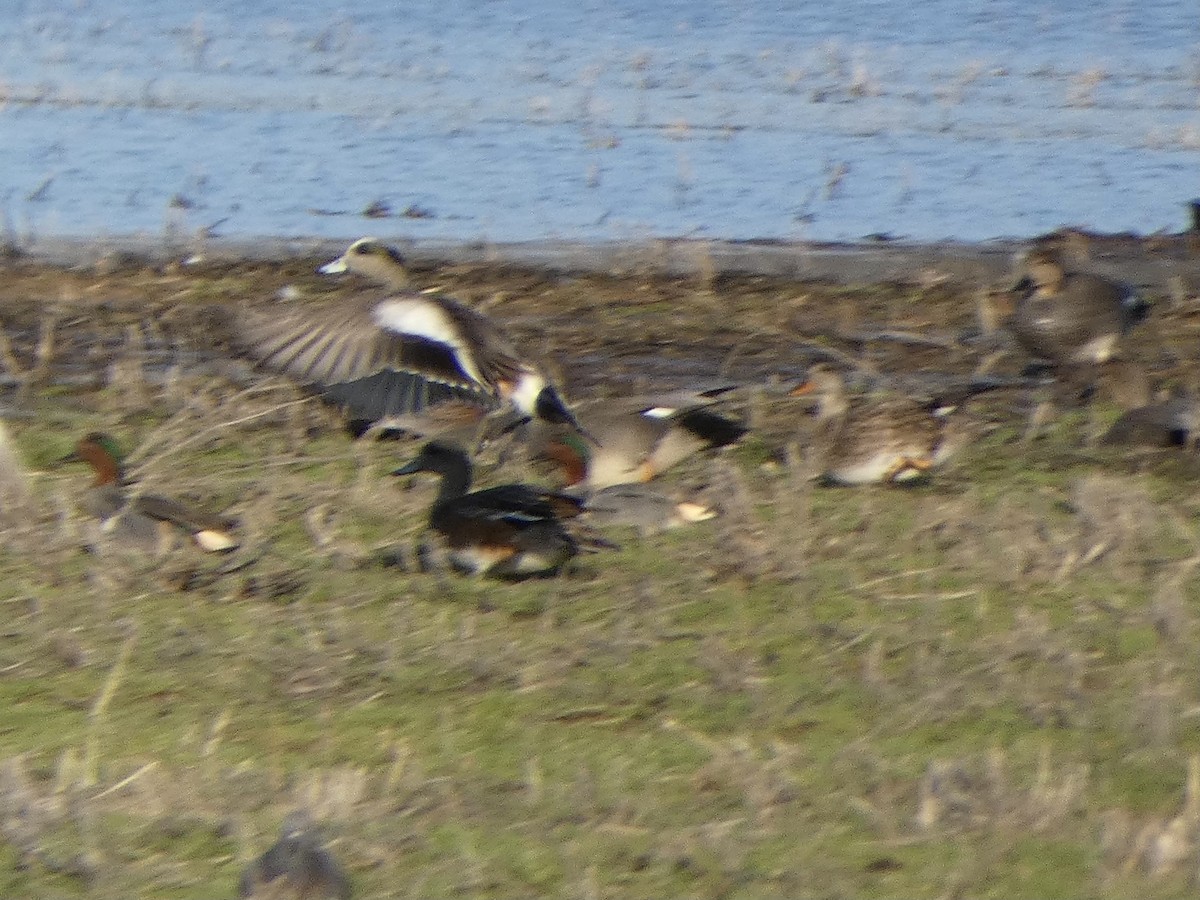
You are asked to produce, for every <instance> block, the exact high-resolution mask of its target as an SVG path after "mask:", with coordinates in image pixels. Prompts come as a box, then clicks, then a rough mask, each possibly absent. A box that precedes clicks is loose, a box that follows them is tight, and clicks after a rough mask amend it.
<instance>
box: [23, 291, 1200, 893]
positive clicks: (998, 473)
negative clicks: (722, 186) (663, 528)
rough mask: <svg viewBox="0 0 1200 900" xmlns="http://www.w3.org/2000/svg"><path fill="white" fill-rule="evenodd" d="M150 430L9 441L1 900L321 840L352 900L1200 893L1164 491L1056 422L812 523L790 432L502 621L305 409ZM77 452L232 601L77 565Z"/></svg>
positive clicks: (823, 498)
mask: <svg viewBox="0 0 1200 900" xmlns="http://www.w3.org/2000/svg"><path fill="white" fill-rule="evenodd" d="M230 284H231V285H233V286H234V287H236V288H237V289H238V290H242V289H243V287H244V283H243V282H242V281H240V280H238V279H233V280H232V281H231V282H230ZM231 289H233V288H232V287H230V286H227V285H224V284H223V283H220V282H216V283H213V284H211V285H208V286H206V287H203V288H195V289H194V291H196V292H197V293H195V296H201V297H210V296H211V297H215V298H221V297H224V296H226V292H227V291H228V290H231ZM863 296H865V295H864V294H863V293H861V292H860V293H856V292H845V295H844V297H843V296H842V295H841V294H839V298H838V299H839V302H854V301H855V299H856V298H861V297H863ZM899 299H900V300H903V298H899ZM669 300H670V297H666V298H664V299H663V300H662V301H661V302H660V301H658V300H655V301H653V302H646V303H642V304H641V305H639V306H637V307H636V308H630V309H625V310H608V311H607V312H605V309H604V307H596V310H595V311H594V312H595V313H596V315H600V316H610V317H613V318H614V319H615V318H621V317H629V318H636V317H637V316H638V315H647V316H659V317H661V316H662V315H664V314H665V313H670V312H671V310H670V309H669V308H668V307H671V306H672V304H671V303H670V302H669ZM897 302H899V301H897ZM574 327H581V326H579V325H576V326H574ZM150 395H151V402H150V403H149V404H148V405H145V406H138V407H136V408H131V407H127V406H125V405H123V404H122V401H121V398H120V396H118V392H117V391H116V389H115V388H110V389H109V390H107V391H102V392H99V393H97V394H90V395H81V396H80V395H73V396H71V397H70V398H69V399H67V398H62V397H60V396H59V392H58V391H56V390H53V389H49V388H48V389H47V390H46V391H45V392H44V393H38V394H37V395H36V396H35V397H34V402H35V405H36V406H37V409H38V413H39V415H38V416H36V417H34V418H31V419H20V420H14V421H13V422H12V423H11V425H10V428H11V430H12V431H13V432H14V435H15V438H16V441H17V443H18V445H19V448H20V450H21V451H22V455H23V457H24V459H25V460H26V461H27V462H28V464H29V465H30V467H31V468H34V469H37V470H38V475H37V476H36V479H35V498H36V500H35V504H34V505H33V507H32V508H31V509H30V510H28V511H26V512H23V513H21V514H20V515H19V516H17V515H11V516H10V517H9V518H8V519H7V521H6V528H5V530H4V536H5V540H4V541H3V544H2V546H0V584H3V585H4V590H3V592H2V593H0V601H2V605H0V609H2V610H3V611H4V621H5V622H6V627H5V629H3V633H2V634H0V704H2V706H3V708H4V710H5V716H4V720H3V722H2V723H0V852H2V854H3V855H2V856H0V872H2V873H3V874H0V893H4V894H5V895H12V896H22V895H23V896H51V895H53V896H83V895H85V894H98V895H101V896H138V897H148V898H150V897H158V898H179V900H183V898H210V897H213V896H229V895H232V894H233V892H234V889H235V885H236V882H237V878H238V874H239V873H240V871H241V869H242V867H243V866H244V865H245V863H246V862H247V861H248V860H249V859H251V858H252V857H253V856H255V855H257V854H258V853H260V852H261V851H262V850H263V849H265V848H266V847H267V846H268V845H269V844H270V843H271V842H272V841H273V840H274V837H275V834H276V832H277V830H278V827H279V823H280V821H281V820H282V818H283V817H284V815H286V814H287V813H288V812H290V811H291V810H293V809H295V808H297V807H302V806H303V807H306V808H308V809H309V810H310V811H311V812H312V813H313V815H314V816H315V817H316V818H317V819H319V820H320V821H321V822H322V823H323V825H324V830H325V834H326V836H327V837H329V838H330V839H331V849H332V851H333V852H334V853H335V854H336V855H337V856H338V857H339V859H340V860H341V861H342V862H343V864H344V865H345V866H346V867H347V869H348V870H349V872H350V873H351V876H352V878H353V880H354V883H355V885H356V891H357V894H356V895H357V896H361V897H392V896H413V897H418V896H419V897H423V898H433V900H436V898H450V897H464V896H465V897H480V898H509V897H512V898H527V897H531V896H547V897H601V896H603V897H630V898H634V897H637V898H641V897H676V896H688V897H699V898H765V897H779V898H798V897H827V898H834V897H845V898H885V897H940V896H961V897H997V898H999V897H1023V896H1054V897H1061V898H1092V897H1098V896H1103V897H1113V898H1127V897H1128V898H1133V897H1137V898H1138V900H1152V898H1157V897H1164V898H1165V897H1173V896H1178V894H1179V892H1180V891H1181V889H1183V888H1185V887H1186V886H1187V884H1188V881H1189V879H1190V878H1191V875H1192V872H1191V869H1190V868H1189V866H1191V867H1192V868H1194V864H1193V863H1191V862H1189V860H1194V858H1195V849H1196V848H1195V846H1194V844H1195V839H1194V835H1193V832H1194V831H1195V829H1194V828H1190V830H1189V829H1188V828H1184V829H1183V832H1184V833H1185V835H1186V836H1185V838H1184V845H1183V846H1184V850H1185V851H1186V852H1183V853H1182V855H1181V856H1180V857H1179V858H1178V860H1175V859H1174V858H1173V857H1172V858H1170V859H1168V861H1167V862H1165V863H1164V862H1161V861H1160V862H1155V860H1156V859H1157V857H1155V856H1154V853H1153V852H1152V851H1153V849H1154V848H1155V847H1157V846H1159V844H1156V843H1155V842H1156V841H1159V839H1160V838H1161V836H1162V835H1163V834H1164V833H1165V832H1166V830H1167V827H1168V825H1169V824H1170V823H1171V822H1172V821H1174V820H1176V818H1177V817H1179V816H1181V813H1184V814H1185V815H1184V818H1183V819H1182V820H1180V821H1181V822H1183V824H1186V823H1187V821H1189V820H1188V819H1187V816H1194V815H1196V813H1195V811H1194V809H1193V808H1192V807H1188V806H1186V803H1187V799H1188V786H1187V785H1188V769H1189V765H1190V764H1191V761H1192V760H1193V759H1195V758H1197V756H1198V755H1200V723H1198V717H1197V716H1196V714H1195V710H1196V709H1197V708H1198V707H1200V703H1198V699H1200V698H1198V693H1200V687H1198V686H1200V658H1198V657H1197V655H1196V653H1195V652H1194V646H1195V638H1196V632H1197V624H1198V619H1197V600H1198V596H1197V583H1196V579H1195V577H1194V573H1193V569H1192V564H1193V561H1194V558H1195V557H1196V555H1197V554H1198V553H1200V528H1198V527H1197V526H1196V524H1195V522H1196V517H1195V512H1196V504H1195V502H1194V501H1193V500H1192V499H1191V491H1190V490H1189V489H1188V487H1187V485H1188V484H1189V482H1188V481H1186V479H1187V478H1193V479H1194V473H1190V470H1189V469H1188V467H1187V466H1186V465H1185V464H1182V463H1180V462H1179V461H1177V460H1170V459H1167V460H1162V461H1160V462H1158V463H1151V464H1140V463H1139V464H1131V463H1130V462H1129V461H1128V460H1127V459H1126V458H1125V457H1124V456H1123V455H1121V454H1112V453H1107V454H1106V453H1100V452H1094V451H1092V450H1090V449H1084V448H1081V446H1080V438H1079V433H1080V430H1081V428H1082V427H1083V423H1082V421H1081V419H1080V417H1078V416H1076V417H1067V418H1065V419H1063V420H1061V421H1059V422H1058V423H1056V424H1055V425H1054V426H1052V427H1050V428H1049V429H1048V430H1047V432H1046V433H1045V434H1044V435H1043V436H1042V437H1040V438H1039V439H1038V440H1036V441H1034V442H1032V443H1030V444H1024V443H1022V442H1021V434H1022V430H1023V428H1022V426H1023V422H1022V421H1021V420H1020V418H1019V416H1018V415H1017V414H1016V413H1015V412H1014V411H1012V410H1011V409H1008V408H1006V407H1005V405H1004V403H1002V402H994V403H993V404H992V405H991V406H987V407H985V409H984V411H983V415H984V416H985V417H987V418H988V419H989V420H990V421H991V422H993V424H994V427H993V428H991V429H990V430H988V431H987V432H986V433H985V434H984V436H983V437H982V438H981V439H980V441H979V442H978V443H977V444H976V445H974V446H973V447H972V448H970V449H969V450H968V451H966V452H965V453H964V454H963V455H962V457H961V458H960V459H959V460H958V461H957V462H956V463H955V464H954V465H953V466H952V467H951V468H950V469H949V470H948V471H946V472H945V473H942V474H940V475H939V476H938V477H937V478H935V479H934V480H932V481H931V482H930V483H929V484H925V485H918V486H914V487H912V488H907V489H890V490H889V489H864V490H847V489H824V488H816V487H813V486H811V485H809V484H807V483H805V482H804V480H803V479H802V478H801V477H799V475H798V474H797V473H792V472H789V471H788V470H787V469H786V467H781V466H780V465H779V464H778V463H777V460H778V459H779V455H778V452H777V450H778V447H779V445H780V443H782V440H783V439H785V438H787V437H789V436H790V435H789V432H788V430H787V429H788V427H789V426H787V425H786V423H785V424H784V425H782V426H781V425H780V423H779V422H774V423H771V427H768V428H766V429H764V432H763V435H762V436H759V435H755V436H754V437H753V438H752V439H751V440H748V441H747V442H746V443H745V444H744V445H743V446H741V447H739V448H735V449H734V450H733V451H732V452H730V453H727V454H726V455H725V456H724V457H723V458H722V459H720V460H717V461H712V460H707V459H696V460H693V461H691V462H689V464H687V465H685V466H684V467H682V468H681V471H680V472H678V473H674V474H673V475H672V483H697V482H704V481H714V482H716V483H717V484H718V485H719V486H723V488H728V490H726V491H725V497H726V499H728V498H729V495H730V493H731V492H735V489H736V491H737V492H744V495H745V498H746V500H747V504H746V507H745V508H744V509H742V508H740V506H739V504H738V503H733V504H732V507H731V511H730V512H729V514H727V515H725V516H723V517H722V518H720V519H718V520H715V521H713V522H709V523H704V524H701V525H699V526H695V527H692V528H690V529H688V530H686V531H678V532H674V533H670V534H665V535H661V536H657V537H653V538H649V539H646V540H638V539H636V538H633V537H631V536H628V535H621V536H619V537H618V540H620V542H621V543H622V544H623V547H622V549H620V550H618V551H612V552H606V553H601V554H596V555H589V556H587V557H586V558H584V559H582V560H580V562H579V564H578V565H577V566H576V567H575V569H574V571H572V572H570V573H568V574H566V575H565V576H563V577H560V578H555V579H549V580H543V581H533V582H528V583H524V584H513V585H510V584H499V583H494V582H477V581H471V580H466V579H461V578H456V577H448V576H438V575H432V574H420V573H410V572H405V571H403V570H400V569H397V568H395V567H384V566H382V565H379V564H377V563H375V562H374V561H373V555H374V553H375V551H376V550H377V549H378V548H380V547H383V546H386V545H392V544H396V545H399V546H400V547H402V548H404V547H408V546H410V545H411V543H412V542H413V541H414V539H415V538H416V537H417V536H418V535H419V534H420V533H421V531H422V529H423V522H424V516H425V510H426V507H427V504H428V502H429V500H430V498H431V497H432V486H431V485H430V484H429V483H428V482H426V481H419V480H418V481H413V482H409V481H406V480H402V479H393V478H391V477H389V476H388V474H387V473H388V472H389V471H390V470H391V469H392V468H394V467H395V465H396V463H397V461H398V460H399V459H402V458H405V457H407V455H408V454H410V453H411V452H412V451H413V448H412V446H411V445H407V444H402V445H397V444H391V443H376V444H360V445H351V444H350V443H349V442H347V441H346V440H345V438H344V437H342V435H340V434H339V433H338V431H337V429H336V427H334V425H333V424H332V423H331V421H330V419H329V418H328V417H327V416H326V415H324V414H323V413H321V412H320V411H319V410H317V409H315V408H310V407H309V406H299V407H287V408H283V409H280V410H278V411H272V408H273V407H274V406H275V405H277V404H282V403H286V402H289V401H291V400H293V399H294V395H293V394H291V393H289V392H287V391H282V392H276V393H264V394H237V393H236V392H235V391H234V390H233V389H232V388H230V387H227V386H224V385H221V384H214V385H207V386H206V385H203V384H197V385H193V386H192V387H191V388H190V389H189V390H185V391H182V392H177V393H175V394H172V395H170V396H168V395H165V394H159V393H157V392H155V391H154V390H151V391H150ZM81 403H83V404H84V405H85V409H83V410H82V411H79V409H78V407H79V405H80V404H81ZM88 407H90V408H88ZM251 416H257V417H255V418H251ZM772 427H774V429H775V430H774V431H772ZM94 428H105V429H107V430H110V431H112V432H113V433H114V434H116V435H118V437H119V438H120V439H121V440H122V442H123V443H124V444H125V445H126V446H127V447H129V449H131V450H132V449H133V448H134V447H140V452H139V453H138V454H137V455H136V457H135V459H134V460H133V461H134V463H135V465H138V466H139V467H140V470H141V471H140V474H141V475H142V476H143V477H144V478H145V479H146V481H147V483H148V484H150V485H151V486H153V487H155V488H157V489H161V490H163V491H164V492H168V491H169V492H171V493H174V494H177V495H180V496H185V497H188V498H190V499H193V500H196V501H203V502H205V503H207V504H209V505H211V506H213V507H216V508H222V509H229V510H230V511H231V512H232V513H234V514H236V515H237V516H239V517H240V519H241V520H242V523H243V528H242V531H243V536H244V538H245V540H246V548H245V550H244V551H242V552H243V554H244V556H245V557H246V558H247V559H248V560H251V562H250V564H249V565H248V566H247V567H246V568H245V569H240V570H237V571H234V572H232V573H229V574H225V575H218V574H217V573H216V569H217V567H218V566H220V565H221V563H222V561H220V560H213V559H211V558H201V557H198V556H193V555H191V554H190V553H188V552H186V551H185V552H181V553H179V554H176V555H174V556H172V557H170V558H168V559H166V560H163V561H161V562H153V561H147V560H144V559H138V558H129V557H125V556H123V555H120V554H114V553H112V552H108V551H106V552H103V553H100V554H87V553H83V552H81V551H80V549H79V534H78V528H79V526H80V524H81V522H80V519H79V517H78V515H76V514H72V513H71V511H70V510H71V502H70V501H71V498H72V496H73V495H74V493H75V492H76V491H77V490H78V489H79V488H80V487H81V486H82V485H84V484H86V483H87V474H86V472H84V471H83V470H81V469H78V468H59V467H55V466H54V465H53V462H54V460H56V459H58V458H59V457H61V456H62V455H63V454H64V453H65V452H67V450H68V449H69V448H70V446H71V443H72V442H73V440H74V438H75V437H77V436H78V435H79V434H80V433H82V432H84V431H87V430H93V429H94ZM193 435H200V436H201V437H200V439H198V440H196V441H195V442H193V443H190V444H188V445H187V446H184V447H182V448H179V449H173V448H175V446H176V442H177V441H178V440H179V439H180V438H183V437H188V436H193ZM781 435H782V437H781ZM518 477H527V476H526V475H525V473H524V471H523V470H521V469H520V468H517V467H515V466H513V467H509V468H506V469H501V470H499V471H497V472H492V471H491V470H490V469H485V472H484V475H483V478H484V480H485V481H486V480H488V479H496V478H518ZM730 484H732V485H733V487H729V485H730ZM1098 547H1099V548H1101V549H1099V550H1097V549H1096V548H1098ZM180 585H187V586H188V589H187V590H181V589H180ZM123 652H127V654H128V655H127V659H126V661H125V662H124V663H123V664H122V663H120V660H121V659H122V654H123ZM105 697H107V701H106V702H105V701H104V698H105ZM1191 802H1192V803H1193V804H1195V803H1200V797H1193V798H1191ZM22 810H24V811H25V812H21V811H22ZM31 811H32V812H31ZM18 813H20V814H18ZM1193 824H1194V822H1193ZM1160 843H1161V841H1160Z"/></svg>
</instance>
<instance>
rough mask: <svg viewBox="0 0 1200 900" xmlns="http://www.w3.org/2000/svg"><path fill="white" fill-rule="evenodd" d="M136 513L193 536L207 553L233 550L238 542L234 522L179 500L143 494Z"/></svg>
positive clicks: (138, 500)
mask: <svg viewBox="0 0 1200 900" xmlns="http://www.w3.org/2000/svg"><path fill="white" fill-rule="evenodd" d="M132 511H133V512H134V513H135V514H136V515H141V516H145V517H146V518H148V519H154V520H156V521H159V522H168V523H170V524H171V525H174V526H175V527H177V528H181V529H183V530H184V531H187V532H188V533H190V534H191V535H192V536H193V537H194V538H195V539H196V541H197V542H198V543H199V544H200V546H201V547H203V548H204V549H205V550H209V551H213V550H232V549H234V548H235V547H237V540H236V539H235V538H234V537H233V535H232V531H233V529H234V527H235V526H236V523H235V522H234V520H232V519H229V518H226V517H225V516H218V515H214V514H212V513H210V512H206V511H205V510H202V509H195V508H193V507H191V506H187V505H186V504H183V503H180V502H179V501H178V500H172V499H170V498H169V497H160V496H158V495H155V494H142V495H141V496H139V497H137V498H135V499H134V501H133V505H132Z"/></svg>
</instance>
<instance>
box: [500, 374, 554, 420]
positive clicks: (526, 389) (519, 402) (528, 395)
mask: <svg viewBox="0 0 1200 900" xmlns="http://www.w3.org/2000/svg"><path fill="white" fill-rule="evenodd" d="M545 388H546V379H545V378H543V377H542V376H541V375H539V374H538V373H537V372H530V371H529V370H525V371H523V372H522V373H521V376H520V378H518V379H517V385H516V387H514V388H513V392H512V396H511V397H509V402H510V403H512V405H513V406H515V407H516V408H517V409H518V410H520V411H521V412H522V413H524V414H525V415H527V416H532V415H533V414H534V410H535V409H536V408H537V398H538V396H539V395H540V394H541V393H542V391H543V390H545Z"/></svg>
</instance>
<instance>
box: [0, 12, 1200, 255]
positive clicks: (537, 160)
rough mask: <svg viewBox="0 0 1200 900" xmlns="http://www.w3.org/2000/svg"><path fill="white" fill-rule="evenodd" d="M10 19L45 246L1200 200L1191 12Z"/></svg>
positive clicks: (9, 104)
mask: <svg viewBox="0 0 1200 900" xmlns="http://www.w3.org/2000/svg"><path fill="white" fill-rule="evenodd" d="M7 7H8V11H7V12H6V15H5V16H4V17H0V102H2V103H3V105H2V107H0V166H2V170H3V172H4V181H3V182H2V183H0V201H3V209H4V211H5V213H6V214H7V215H8V217H9V218H10V220H11V222H12V223H13V224H14V225H15V227H16V228H17V229H18V231H21V232H26V233H34V234H37V235H43V236H44V235H55V236H112V235H120V234H127V233H140V234H158V233H162V232H163V231H164V229H173V230H176V231H178V230H183V231H185V232H190V231H191V230H194V229H200V228H205V227H209V226H213V230H214V232H215V233H217V234H220V235H223V236H227V237H238V236H242V237H245V236H253V235H275V236H291V235H303V236H316V237H325V238H352V237H356V236H358V235H360V234H364V233H375V234H380V235H383V236H390V235H403V236H405V237H412V238H417V239H448V240H464V239H465V240H477V239H485V240H490V241H516V240H542V239H569V240H612V239H617V240H622V239H642V238H646V237H650V236H671V237H675V236H693V237H705V238H714V239H715V238H722V239H748V238H774V239H784V240H789V239H820V240H856V239H859V238H862V237H863V236H865V235H868V234H872V233H888V234H892V235H895V236H903V237H907V238H911V239H915V240H940V239H945V238H952V239H958V240H985V239H989V238H995V237H1000V236H1025V235H1030V234H1035V233H1038V232H1042V231H1046V230H1050V229H1053V228H1055V227H1058V226H1060V225H1064V224H1074V225H1083V226H1088V227H1093V228H1097V229H1101V230H1109V231H1116V230H1125V229H1129V230H1136V231H1142V232H1148V231H1153V230H1157V229H1163V228H1167V229H1172V230H1174V229H1178V228H1180V227H1181V226H1182V225H1183V224H1184V221H1185V220H1184V212H1183V206H1182V204H1183V202H1184V201H1185V200H1187V199H1189V198H1191V197H1192V196H1195V195H1200V6H1198V5H1197V4H1196V3H1195V2H1194V0H1149V2H1126V0H1058V2H1055V3H1044V4H1039V3H1027V2H1018V0H999V2H989V3H977V4H963V3H961V2H958V0H933V2H926V3H922V4H920V5H919V6H916V7H910V6H905V5H904V4H896V3H894V2H888V3H884V2H877V0H840V2H838V3H829V2H823V3H817V2H813V0H796V2H792V3H789V4H776V3H766V2H755V0H738V2H709V3H701V2H696V0H660V2H658V3H654V4H647V3H645V2H644V0H606V2H604V3H571V4H567V3H553V2H545V0H542V2H517V0H491V2H484V0H439V2H428V0H408V2H405V3H403V4H397V3H394V2H392V0H359V2H356V3H354V4H353V5H348V6H343V7H334V6H331V5H330V4H329V3H327V2H324V0H320V2H317V0H290V2H279V0H252V2H246V0H238V2H212V3H208V4H192V5H188V4H184V3H179V2H165V0H138V2H130V0H69V2H62V0H58V2H55V0H36V2H34V0H30V2H15V3H14V2H13V0H10V2H9V4H7ZM781 7H782V8H781ZM377 202H382V203H383V204H386V206H387V207H388V208H390V210H391V211H392V212H393V213H394V215H393V216H392V217H389V218H386V219H383V220H377V219H370V218H365V217H364V216H363V215H362V212H363V210H364V209H366V208H367V207H368V206H370V205H371V204H373V203H377ZM406 211H407V213H408V215H403V213H405V212H406Z"/></svg>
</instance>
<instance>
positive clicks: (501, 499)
mask: <svg viewBox="0 0 1200 900" xmlns="http://www.w3.org/2000/svg"><path fill="white" fill-rule="evenodd" d="M417 472H431V473H433V474H435V475H439V476H441V479H442V483H441V487H440V488H439V490H438V495H437V499H435V500H434V502H433V506H432V508H431V509H430V511H429V527H430V528H431V529H432V530H433V531H435V532H437V533H438V535H440V536H441V538H442V539H443V540H444V542H445V544H446V546H447V548H448V550H449V558H450V563H451V565H452V566H453V567H454V568H455V569H457V570H459V571H461V572H466V573H469V574H472V575H494V576H497V577H501V578H522V577H525V576H529V575H542V574H549V573H552V572H556V571H558V570H559V569H561V568H562V567H563V566H564V565H565V564H566V563H567V562H568V561H569V560H570V559H571V558H572V557H573V556H575V554H576V553H578V551H579V545H578V543H577V542H576V540H575V539H574V538H573V537H572V536H571V535H570V534H568V533H567V531H566V529H565V528H563V525H562V523H561V522H560V521H559V518H560V517H571V516H576V515H578V514H579V513H580V512H581V511H582V508H583V504H582V501H580V500H578V499H577V498H574V497H570V496H567V495H565V494H558V493H555V492H553V491H548V490H544V489H541V488H537V487H533V486H531V485H527V484H503V485H500V486H498V487H493V488H486V489H484V490H481V491H471V461H470V458H469V457H468V456H467V453H466V451H465V450H463V449H462V448H460V447H457V446H454V445H451V444H447V443H443V442H438V441H431V442H429V443H427V444H426V445H425V446H424V447H423V448H422V450H421V453H420V455H419V456H418V457H417V458H416V459H414V460H413V461H412V462H410V463H408V464H407V465H405V466H401V467H400V468H399V469H396V470H395V471H394V472H392V474H393V475H413V474H416V473H417Z"/></svg>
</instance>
